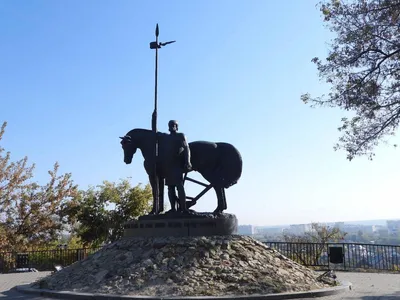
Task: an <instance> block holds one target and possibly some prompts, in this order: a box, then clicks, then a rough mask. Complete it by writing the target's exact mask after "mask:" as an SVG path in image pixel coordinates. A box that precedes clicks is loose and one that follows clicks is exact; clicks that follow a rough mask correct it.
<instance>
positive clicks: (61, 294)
mask: <svg viewBox="0 0 400 300" xmlns="http://www.w3.org/2000/svg"><path fill="white" fill-rule="evenodd" d="M350 287H351V283H349V282H343V283H342V284H341V285H340V286H337V287H332V288H326V289H320V290H312V291H306V292H295V293H276V294H267V295H245V296H191V297H182V296H176V297H174V296H171V297H165V296H163V297H157V296H154V297H153V296H130V295H110V294H90V293H76V292H69V291H54V290H46V289H33V288H31V287H29V285H23V286H17V290H18V291H19V292H21V293H26V294H33V295H40V296H48V297H52V298H59V299H107V300H120V299H132V300H168V299H171V300H188V299H192V300H228V299H240V300H244V299H250V300H279V299H301V298H317V297H325V296H331V295H338V294H341V293H344V292H346V291H348V290H349V289H350Z"/></svg>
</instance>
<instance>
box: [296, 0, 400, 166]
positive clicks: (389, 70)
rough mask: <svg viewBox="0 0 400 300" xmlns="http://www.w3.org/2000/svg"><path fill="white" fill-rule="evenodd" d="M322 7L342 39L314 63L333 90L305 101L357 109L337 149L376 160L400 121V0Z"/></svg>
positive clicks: (343, 1) (345, 122) (337, 0)
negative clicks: (324, 58) (382, 143)
mask: <svg viewBox="0 0 400 300" xmlns="http://www.w3.org/2000/svg"><path fill="white" fill-rule="evenodd" d="M318 7H319V8H320V10H321V12H322V14H323V18H324V22H325V23H326V25H327V27H328V28H329V29H330V31H332V32H333V33H334V34H335V36H336V37H335V38H334V39H333V41H332V43H331V45H330V50H329V54H328V56H327V58H326V60H324V61H322V60H321V59H319V58H314V59H312V61H313V62H314V63H315V64H316V66H317V69H318V71H319V76H320V78H321V79H324V80H325V81H326V82H327V83H328V84H329V85H330V86H331V89H330V92H329V93H328V94H327V95H322V96H320V97H311V96H310V95H309V94H304V95H302V100H303V101H304V102H305V103H308V102H310V103H311V105H312V106H328V107H339V108H341V109H344V110H346V111H350V112H352V113H353V116H352V117H351V118H343V119H342V124H341V126H340V127H339V128H338V129H339V131H341V132H342V136H341V137H340V138H339V142H338V144H337V145H336V146H335V150H337V149H344V150H345V151H346V152H347V158H348V159H349V160H352V159H353V158H354V157H355V156H360V155H367V156H368V157H369V158H370V159H372V158H373V156H374V153H373V152H374V148H375V147H376V146H377V145H378V144H379V142H381V141H386V138H387V137H389V136H390V135H394V133H395V132H396V129H397V128H398V125H399V120H400V80H399V79H400V60H399V58H400V30H399V28H400V27H399V22H400V18H399V16H400V0H355V1H348V0H325V1H322V2H320V3H319V5H318Z"/></svg>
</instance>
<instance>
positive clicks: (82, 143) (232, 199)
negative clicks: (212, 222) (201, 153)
mask: <svg viewBox="0 0 400 300" xmlns="http://www.w3.org/2000/svg"><path fill="white" fill-rule="evenodd" d="M316 3H317V1H263V0H259V1H222V0H220V1H211V0H201V1H200V0H199V1H183V0H181V1H99V0H96V1H91V0H86V1H77V0H69V1H17V0H13V1H11V0H8V1H1V2H0V37H1V47H0V57H1V59H0V101H1V108H0V121H1V122H2V121H7V122H8V127H7V131H6V135H5V137H4V140H3V142H2V146H3V147H5V148H6V149H7V150H9V151H11V153H12V158H13V159H19V158H21V157H23V156H25V155H27V156H28V157H29V159H30V161H31V162H34V163H36V165H37V168H36V172H35V176H36V180H38V181H39V182H45V180H47V176H48V175H47V170H48V169H51V167H52V165H53V163H54V162H55V161H58V162H59V163H60V165H61V171H62V172H72V174H73V179H74V181H75V182H76V183H78V184H79V185H80V186H81V187H82V188H85V187H87V186H88V185H97V184H100V183H101V182H102V181H103V180H110V181H117V180H119V179H120V178H126V177H128V176H131V177H132V178H131V180H132V184H137V183H138V182H143V183H147V177H146V174H145V171H144V169H143V166H142V163H143V159H142V157H141V155H136V156H135V157H134V162H133V164H132V165H125V164H124V163H123V153H122V149H121V148H120V144H119V138H118V136H121V135H124V134H125V133H126V132H127V131H129V130H130V129H133V128H150V117H151V113H152V110H153V95H154V51H152V50H150V49H149V42H151V41H152V40H154V27H155V24H156V23H157V22H158V23H159V24H160V40H161V41H169V40H177V43H175V44H172V45H169V46H167V47H165V48H163V49H162V50H161V51H160V72H159V129H160V130H162V131H167V122H168V120H169V119H178V120H179V121H180V130H181V131H182V132H184V133H185V134H186V135H187V137H188V139H189V140H190V141H194V140H209V141H225V142H230V143H232V144H234V145H235V146H236V147H237V148H238V149H239V150H240V151H241V153H242V156H243V160H244V169H243V175H242V178H241V180H240V182H239V183H238V184H237V185H235V186H233V187H231V188H230V189H228V190H227V197H228V206H229V208H228V212H231V213H235V214H236V215H237V216H238V218H239V222H240V223H241V224H247V223H251V224H254V225H275V224H288V223H290V224H293V223H309V222H311V221H317V222H324V221H347V220H363V219H381V218H396V217H398V212H399V211H400V201H399V200H398V174H399V172H398V166H399V163H400V158H399V153H398V151H396V150H394V149H393V148H390V147H388V146H385V145H382V146H380V147H379V148H378V151H377V158H376V160H375V161H373V162H370V161H368V160H367V159H366V158H360V159H356V160H355V161H353V162H348V161H347V160H346V154H345V153H344V152H334V150H333V148H332V146H333V144H334V143H335V142H336V140H337V138H338V132H337V130H336V128H337V127H338V125H339V121H340V118H341V116H342V112H340V111H338V110H333V109H311V108H309V107H308V106H306V105H304V104H303V103H302V102H301V101H300V95H301V94H302V93H304V92H310V93H312V94H314V95H318V94H321V93H323V92H326V91H327V87H326V86H324V85H323V84H322V83H321V82H320V81H319V79H318V77H317V72H316V69H315V67H314V65H313V64H312V63H311V62H310V60H311V58H313V57H314V56H322V57H324V56H325V55H326V53H327V49H328V47H327V42H328V41H329V39H330V38H331V37H332V36H331V35H330V33H329V32H328V31H327V30H326V29H325V28H324V27H323V23H322V19H321V17H320V13H319V11H318V10H317V9H316V7H315V4H316ZM198 190H199V189H198V188H197V187H193V186H191V187H188V194H194V193H195V192H197V191H198ZM215 207H216V199H215V195H214V194H213V192H209V194H207V196H206V197H205V198H203V199H201V200H200V201H199V204H198V205H197V209H198V210H200V211H204V210H210V211H211V210H213V209H214V208H215Z"/></svg>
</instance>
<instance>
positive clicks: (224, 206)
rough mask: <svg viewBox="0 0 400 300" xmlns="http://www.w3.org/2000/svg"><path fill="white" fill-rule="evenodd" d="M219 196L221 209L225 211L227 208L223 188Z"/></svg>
mask: <svg viewBox="0 0 400 300" xmlns="http://www.w3.org/2000/svg"><path fill="white" fill-rule="evenodd" d="M221 195H222V203H221V204H222V206H221V209H222V210H225V209H227V208H228V205H227V204H226V195H225V188H224V187H222V188H221Z"/></svg>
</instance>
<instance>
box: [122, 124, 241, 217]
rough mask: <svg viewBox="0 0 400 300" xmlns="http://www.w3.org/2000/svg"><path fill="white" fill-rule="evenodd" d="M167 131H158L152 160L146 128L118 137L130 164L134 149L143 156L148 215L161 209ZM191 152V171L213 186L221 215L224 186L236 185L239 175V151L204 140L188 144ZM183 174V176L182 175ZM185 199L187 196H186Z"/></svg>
mask: <svg viewBox="0 0 400 300" xmlns="http://www.w3.org/2000/svg"><path fill="white" fill-rule="evenodd" d="M167 137H168V134H166V133H162V132H157V142H158V156H157V162H156V164H155V163H154V159H155V155H154V146H155V138H156V135H155V134H154V132H153V131H151V130H147V129H139V128H136V129H132V130H131V131H129V132H128V133H127V134H126V135H125V136H124V137H120V138H121V145H122V149H123V150H124V162H125V163H126V164H130V163H131V162H132V158H133V155H134V154H135V153H136V151H137V149H140V150H141V152H142V155H143V158H144V168H145V170H146V173H147V175H148V176H149V181H150V185H151V187H152V191H153V209H152V211H151V214H159V213H160V212H162V211H163V209H164V178H165V176H164V172H165V171H164V170H165V161H166V160H165V159H164V157H163V153H164V151H163V149H165V145H166V142H167ZM189 148H190V152H191V164H192V171H197V172H199V173H200V174H201V175H202V176H203V177H204V179H206V180H207V181H208V182H209V183H210V185H211V186H212V188H214V190H215V192H216V195H217V199H218V206H217V208H216V209H215V211H214V214H221V213H222V212H223V211H224V210H225V209H226V208H227V204H226V197H225V189H227V188H229V187H231V186H232V185H234V184H236V183H237V182H238V180H239V178H240V176H241V175H242V157H241V155H240V153H239V151H238V150H237V149H236V148H235V147H234V146H232V145H231V144H228V143H213V142H206V141H195V142H191V143H189ZM155 165H156V168H157V177H158V182H159V202H158V208H159V211H156V209H155V208H156V207H157V206H156V200H157V199H156V195H155V184H156V181H155V174H154V173H155V170H154V168H155ZM185 177H186V176H185ZM187 198H188V197H187Z"/></svg>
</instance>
